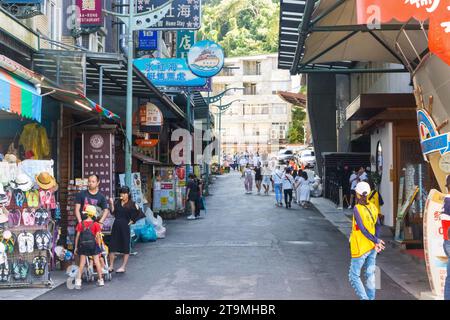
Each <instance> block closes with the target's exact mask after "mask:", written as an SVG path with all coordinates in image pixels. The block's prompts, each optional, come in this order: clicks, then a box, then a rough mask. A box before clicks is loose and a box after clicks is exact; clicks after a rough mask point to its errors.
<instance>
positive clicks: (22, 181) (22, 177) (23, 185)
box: [11, 173, 33, 192]
mask: <svg viewBox="0 0 450 320" xmlns="http://www.w3.org/2000/svg"><path fill="white" fill-rule="evenodd" d="M11 184H12V186H13V187H14V189H20V190H22V191H23V192H27V191H29V190H31V188H32V187H33V181H32V180H31V178H30V176H29V175H27V174H26V173H19V174H18V175H17V177H16V180H15V181H11Z"/></svg>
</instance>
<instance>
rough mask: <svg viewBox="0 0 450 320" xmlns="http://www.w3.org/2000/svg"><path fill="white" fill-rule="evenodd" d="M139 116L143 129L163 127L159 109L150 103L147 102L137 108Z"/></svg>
mask: <svg viewBox="0 0 450 320" xmlns="http://www.w3.org/2000/svg"><path fill="white" fill-rule="evenodd" d="M139 116H140V122H141V126H145V127H151V126H156V127H162V125H163V121H164V120H163V114H162V112H161V110H159V108H158V107H157V106H156V105H155V104H153V103H151V102H147V104H146V105H144V106H141V107H140V108H139Z"/></svg>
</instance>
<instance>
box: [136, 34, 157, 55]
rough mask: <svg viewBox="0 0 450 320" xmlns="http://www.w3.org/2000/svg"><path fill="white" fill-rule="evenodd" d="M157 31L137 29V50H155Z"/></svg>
mask: <svg viewBox="0 0 450 320" xmlns="http://www.w3.org/2000/svg"><path fill="white" fill-rule="evenodd" d="M157 49H158V32H157V31H150V30H141V31H139V44H138V50H157Z"/></svg>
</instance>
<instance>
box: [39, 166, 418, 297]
mask: <svg viewBox="0 0 450 320" xmlns="http://www.w3.org/2000/svg"><path fill="white" fill-rule="evenodd" d="M211 193H213V196H211V197H208V198H207V209H208V211H207V215H206V218H204V219H200V220H195V221H188V220H186V219H184V218H180V219H177V220H173V221H165V224H166V227H167V236H166V238H165V239H161V240H158V241H157V242H156V243H148V244H138V246H137V250H138V252H139V253H138V255H137V256H134V257H131V258H130V263H129V266H128V270H127V272H126V274H124V275H117V274H114V275H113V280H112V282H106V284H105V287H103V288H100V287H96V286H95V284H83V288H82V290H80V291H76V290H72V291H71V290H68V289H67V288H66V286H65V285H62V286H60V287H58V288H56V289H54V290H52V291H50V292H48V293H46V294H44V295H42V296H40V297H39V298H38V299H71V300H72V299H88V300H91V299H99V298H100V297H101V299H131V300H138V299H188V300H189V299H194V300H197V299H199V300H200V299H308V300H310V299H318V300H326V299H332V300H335V299H343V300H348V299H352V300H356V299H357V297H356V295H355V293H354V292H353V289H352V288H351V287H350V285H349V283H348V276H347V275H348V266H349V260H350V259H349V253H348V252H349V249H348V241H347V239H346V238H345V236H343V235H342V234H341V233H340V232H339V231H338V230H337V229H336V228H335V227H334V226H332V225H331V223H330V222H328V221H327V220H326V219H325V218H324V217H323V216H322V215H321V214H320V213H318V212H317V211H316V210H315V209H309V210H304V209H300V208H299V207H298V206H297V205H293V208H292V209H290V210H287V209H285V208H276V207H275V206H274V194H273V193H271V195H270V196H264V195H261V196H257V195H256V194H255V193H256V192H255V191H254V192H253V194H252V195H246V194H245V193H244V187H243V180H241V179H240V176H239V175H238V174H237V173H233V172H232V173H231V174H229V175H224V176H220V177H218V179H217V180H216V182H215V184H214V185H213V186H212V191H211ZM377 299H386V300H388V299H389V300H390V299H392V300H396V299H403V300H404V299H413V297H412V296H411V295H410V294H408V293H407V292H406V291H405V290H403V289H402V288H401V287H399V286H398V285H397V284H396V283H394V282H393V281H392V280H391V279H390V278H389V277H388V276H387V275H386V274H385V273H382V283H381V290H378V291H377Z"/></svg>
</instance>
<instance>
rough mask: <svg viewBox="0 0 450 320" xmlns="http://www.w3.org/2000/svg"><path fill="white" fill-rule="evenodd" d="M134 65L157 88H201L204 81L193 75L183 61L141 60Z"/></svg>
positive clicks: (167, 59) (135, 61)
mask: <svg viewBox="0 0 450 320" xmlns="http://www.w3.org/2000/svg"><path fill="white" fill-rule="evenodd" d="M134 65H135V66H136V68H138V69H139V70H140V71H141V72H142V73H143V74H144V75H145V76H146V77H147V79H148V80H150V81H151V82H152V83H153V84H154V85H155V86H157V87H203V86H205V85H206V79H205V78H200V77H198V76H196V75H194V74H193V73H192V72H191V70H189V67H188V66H187V63H186V60H185V59H177V58H162V59H159V58H142V59H136V60H134Z"/></svg>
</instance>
